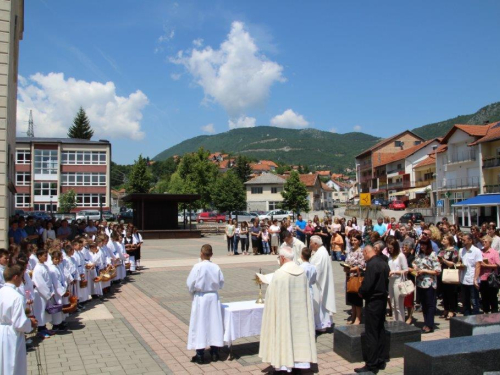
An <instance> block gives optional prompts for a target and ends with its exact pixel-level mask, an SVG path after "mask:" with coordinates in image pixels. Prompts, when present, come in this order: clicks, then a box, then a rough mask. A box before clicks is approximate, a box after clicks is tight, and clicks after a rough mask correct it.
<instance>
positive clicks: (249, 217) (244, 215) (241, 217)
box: [226, 211, 259, 223]
mask: <svg viewBox="0 0 500 375" xmlns="http://www.w3.org/2000/svg"><path fill="white" fill-rule="evenodd" d="M229 215H231V219H236V218H238V221H239V222H242V221H246V222H249V223H253V221H254V220H255V219H256V218H258V217H259V215H257V214H256V213H253V212H247V211H233V212H230V213H229V214H226V221H228V220H229Z"/></svg>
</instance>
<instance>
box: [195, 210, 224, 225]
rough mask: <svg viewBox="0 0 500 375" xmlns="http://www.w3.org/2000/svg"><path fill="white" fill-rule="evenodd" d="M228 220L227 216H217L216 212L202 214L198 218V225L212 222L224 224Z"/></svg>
mask: <svg viewBox="0 0 500 375" xmlns="http://www.w3.org/2000/svg"><path fill="white" fill-rule="evenodd" d="M225 220H226V215H223V214H216V213H215V212H202V213H201V214H199V215H198V217H197V218H196V221H197V222H198V223H200V224H201V223H205V222H212V223H223V222H224V221H225Z"/></svg>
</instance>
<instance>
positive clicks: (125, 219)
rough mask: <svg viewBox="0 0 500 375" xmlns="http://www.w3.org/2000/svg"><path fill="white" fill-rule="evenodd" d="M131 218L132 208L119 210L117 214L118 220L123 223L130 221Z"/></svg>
mask: <svg viewBox="0 0 500 375" xmlns="http://www.w3.org/2000/svg"><path fill="white" fill-rule="evenodd" d="M133 219H134V211H132V210H128V211H125V212H120V215H118V221H119V222H122V221H123V222H124V223H131V222H132V220H133Z"/></svg>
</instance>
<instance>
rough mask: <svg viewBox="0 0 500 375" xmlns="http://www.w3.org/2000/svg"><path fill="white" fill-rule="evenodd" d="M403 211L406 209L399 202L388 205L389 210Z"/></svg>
mask: <svg viewBox="0 0 500 375" xmlns="http://www.w3.org/2000/svg"><path fill="white" fill-rule="evenodd" d="M404 209H406V206H405V204H404V203H403V202H401V201H392V202H391V203H390V204H389V210H404Z"/></svg>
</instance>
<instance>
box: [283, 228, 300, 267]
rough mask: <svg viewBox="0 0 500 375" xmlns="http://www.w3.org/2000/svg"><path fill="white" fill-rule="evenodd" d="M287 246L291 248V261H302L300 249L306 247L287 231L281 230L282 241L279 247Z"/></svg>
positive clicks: (297, 262) (298, 262)
mask: <svg viewBox="0 0 500 375" xmlns="http://www.w3.org/2000/svg"><path fill="white" fill-rule="evenodd" d="M284 246H288V247H291V248H292V250H293V261H294V262H295V264H301V263H302V257H301V255H302V249H303V248H304V247H306V245H305V243H304V242H302V241H301V240H299V239H298V238H296V237H294V236H293V235H292V234H291V233H290V232H289V231H287V230H285V231H283V243H282V244H281V246H280V247H284Z"/></svg>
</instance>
